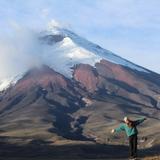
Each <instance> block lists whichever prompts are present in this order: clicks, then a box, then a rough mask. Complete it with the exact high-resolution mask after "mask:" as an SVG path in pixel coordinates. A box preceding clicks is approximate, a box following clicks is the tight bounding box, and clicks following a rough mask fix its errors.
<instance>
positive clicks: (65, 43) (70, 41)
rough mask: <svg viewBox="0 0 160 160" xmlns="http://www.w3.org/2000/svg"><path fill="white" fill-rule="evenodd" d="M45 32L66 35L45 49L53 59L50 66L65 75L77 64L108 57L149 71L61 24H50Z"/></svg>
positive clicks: (115, 61)
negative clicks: (62, 26)
mask: <svg viewBox="0 0 160 160" xmlns="http://www.w3.org/2000/svg"><path fill="white" fill-rule="evenodd" d="M44 34H45V35H52V36H54V35H61V36H63V37H64V38H63V40H62V41H60V42H58V43H56V44H53V45H48V46H47V47H46V46H45V47H44V48H45V49H43V51H45V54H49V57H50V60H51V61H52V62H51V64H50V66H51V67H54V68H56V70H57V71H59V72H61V73H63V74H65V75H69V76H71V69H70V68H72V67H73V65H75V64H78V63H84V64H90V65H92V66H94V64H95V63H96V62H99V61H100V60H101V59H106V60H108V61H111V62H113V63H116V64H120V65H123V66H126V67H129V68H131V69H134V70H138V71H141V72H146V73H149V71H148V70H147V69H145V68H143V67H140V66H138V65H136V64H134V63H132V62H129V61H127V60H125V59H123V58H121V57H119V56H117V55H115V54H114V53H112V52H110V51H108V50H106V49H103V48H101V47H100V46H98V45H96V44H94V43H92V42H89V41H88V40H86V39H84V38H82V37H80V36H78V35H77V34H75V33H73V32H71V31H70V30H68V29H64V28H61V27H60V26H59V25H56V26H53V27H51V25H50V27H49V30H48V31H46V32H44ZM57 63H58V64H57Z"/></svg>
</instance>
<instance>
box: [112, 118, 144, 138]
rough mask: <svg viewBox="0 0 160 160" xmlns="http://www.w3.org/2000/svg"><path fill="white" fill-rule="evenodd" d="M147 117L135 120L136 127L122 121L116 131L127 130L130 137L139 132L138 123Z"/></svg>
mask: <svg viewBox="0 0 160 160" xmlns="http://www.w3.org/2000/svg"><path fill="white" fill-rule="evenodd" d="M144 120H145V118H141V119H139V120H136V121H134V122H133V123H134V127H132V128H131V127H128V126H127V124H125V123H122V124H120V126H119V127H118V128H116V129H115V132H117V133H118V132H120V131H125V132H126V134H127V136H128V137H130V136H132V135H135V134H138V130H137V128H136V126H137V125H139V124H141V123H142V122H143V121H144Z"/></svg>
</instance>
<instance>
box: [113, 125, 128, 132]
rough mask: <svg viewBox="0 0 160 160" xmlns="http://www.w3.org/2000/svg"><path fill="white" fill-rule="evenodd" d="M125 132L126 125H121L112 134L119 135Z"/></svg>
mask: <svg viewBox="0 0 160 160" xmlns="http://www.w3.org/2000/svg"><path fill="white" fill-rule="evenodd" d="M124 130H125V128H124V124H120V125H119V127H118V128H116V129H113V130H112V133H114V132H116V133H119V132H120V131H124Z"/></svg>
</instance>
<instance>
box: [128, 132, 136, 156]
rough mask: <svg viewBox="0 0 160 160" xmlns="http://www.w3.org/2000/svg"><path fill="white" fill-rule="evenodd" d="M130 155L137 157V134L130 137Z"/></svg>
mask: <svg viewBox="0 0 160 160" xmlns="http://www.w3.org/2000/svg"><path fill="white" fill-rule="evenodd" d="M129 155H130V157H134V158H135V157H137V134H135V135H132V136H130V137H129Z"/></svg>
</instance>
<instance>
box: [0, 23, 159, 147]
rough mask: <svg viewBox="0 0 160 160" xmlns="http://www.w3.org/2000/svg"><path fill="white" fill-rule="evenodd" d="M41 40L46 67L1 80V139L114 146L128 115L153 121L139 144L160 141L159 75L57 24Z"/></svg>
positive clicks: (42, 35)
mask: <svg viewBox="0 0 160 160" xmlns="http://www.w3.org/2000/svg"><path fill="white" fill-rule="evenodd" d="M37 42H38V43H39V47H40V48H39V50H38V52H40V51H41V53H39V54H41V55H42V57H44V60H43V62H44V63H43V64H40V65H38V66H37V65H35V66H34V67H32V68H28V70H27V71H22V73H20V75H21V76H18V77H17V75H15V76H14V77H16V79H14V80H13V78H12V77H11V78H9V79H5V78H4V79H2V80H1V81H0V82H1V83H0V88H1V92H0V137H3V139H5V140H7V142H12V143H13V142H14V143H17V144H19V143H31V142H33V141H34V140H43V141H50V142H51V144H56V145H57V144H58V145H63V144H68V143H83V144H84V143H85V144H88V143H95V142H100V143H113V144H114V143H117V142H115V139H116V137H113V136H112V135H111V134H110V130H111V129H112V128H113V127H115V126H117V124H118V123H119V122H120V121H121V119H122V117H123V116H125V115H128V116H131V117H132V118H133V119H134V118H138V117H142V116H143V117H144V116H145V117H147V118H148V119H149V122H148V123H145V124H144V126H142V132H143V136H144V137H147V140H146V141H144V142H142V143H141V144H140V145H141V146H148V147H150V146H153V145H156V144H159V143H160V141H159V138H160V137H159V122H160V119H159V117H160V111H159V109H160V75H159V74H157V73H155V72H153V71H150V70H148V69H146V68H144V67H141V66H138V65H136V64H134V63H132V62H130V61H128V60H126V59H123V58H122V57H120V56H117V55H116V54H114V53H112V52H110V51H109V50H106V49H103V48H102V47H100V46H99V45H96V44H94V43H92V42H90V41H88V40H86V39H85V38H82V37H80V36H79V35H77V34H75V33H73V32H72V31H70V30H68V29H65V28H61V27H59V26H52V27H51V28H50V29H49V30H46V31H42V32H40V33H38V34H37ZM43 55H45V56H43ZM153 130H154V132H153ZM106 137H107V140H106ZM121 137H123V135H121V136H120V141H119V143H122V142H123V140H122V139H121ZM144 137H142V139H143V138H144ZM123 143H124V142H123Z"/></svg>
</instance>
